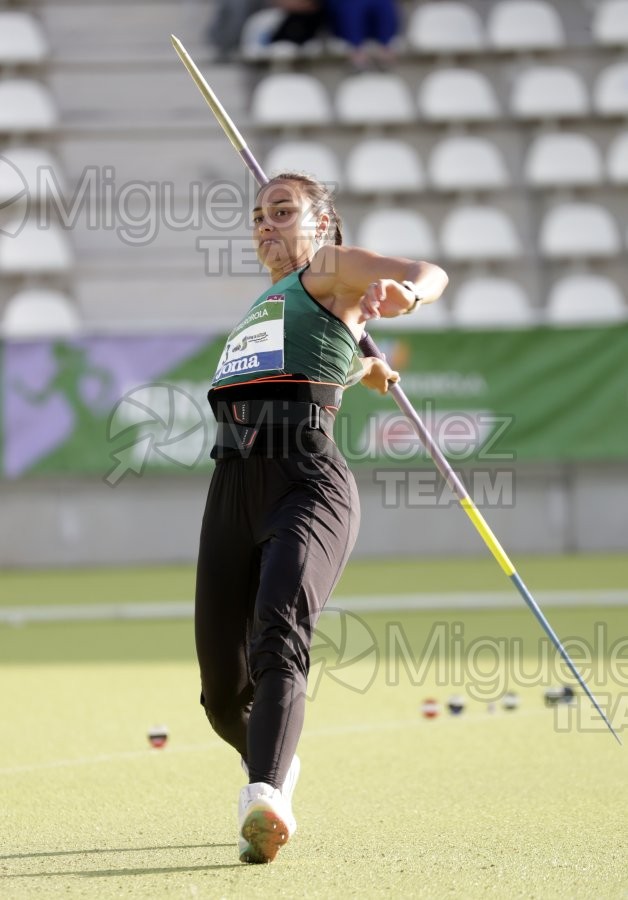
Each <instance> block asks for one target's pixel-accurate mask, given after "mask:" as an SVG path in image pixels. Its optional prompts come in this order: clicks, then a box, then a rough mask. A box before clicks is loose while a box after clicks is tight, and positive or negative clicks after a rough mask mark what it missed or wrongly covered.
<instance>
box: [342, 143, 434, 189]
mask: <svg viewBox="0 0 628 900" xmlns="http://www.w3.org/2000/svg"><path fill="white" fill-rule="evenodd" d="M345 182H346V185H347V188H348V189H349V190H351V191H353V192H354V193H356V194H372V193H377V192H378V191H379V192H393V193H394V192H397V193H402V192H406V191H407V192H410V191H418V190H420V189H421V188H422V187H423V186H424V185H425V177H424V175H423V167H422V165H421V161H420V159H419V157H418V155H417V152H416V150H415V149H414V147H411V146H410V144H406V143H405V142H404V141H400V140H396V139H394V138H372V139H367V140H364V141H362V142H361V143H359V144H356V146H355V147H353V149H352V150H351V152H350V153H349V155H348V157H347V162H346V166H345Z"/></svg>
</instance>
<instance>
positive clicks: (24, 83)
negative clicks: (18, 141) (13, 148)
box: [0, 78, 57, 133]
mask: <svg viewBox="0 0 628 900" xmlns="http://www.w3.org/2000/svg"><path fill="white" fill-rule="evenodd" d="M56 122H57V112H56V109H55V104H54V101H53V99H52V95H51V94H50V91H49V90H48V89H47V88H45V87H44V86H43V85H42V84H40V83H39V82H38V81H30V80H28V79H24V78H15V79H7V80H6V81H0V132H16V133H20V132H25V131H49V130H50V129H51V128H52V127H53V126H54V125H55V124H56Z"/></svg>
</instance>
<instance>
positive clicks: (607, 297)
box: [0, 273, 628, 339]
mask: <svg viewBox="0 0 628 900" xmlns="http://www.w3.org/2000/svg"><path fill="white" fill-rule="evenodd" d="M626 319H628V306H627V305H626V299H625V297H624V296H623V295H622V293H621V291H620V290H619V288H618V287H617V284H616V283H615V282H614V281H612V280H611V279H609V278H606V277H604V276H602V275H596V274H591V273H580V274H572V275H567V276H565V277H563V278H561V279H560V280H559V281H557V282H556V284H555V285H554V286H553V288H552V289H551V290H550V292H549V296H548V299H547V303H546V305H545V307H544V308H543V309H542V310H535V309H533V308H532V307H531V305H530V302H529V300H528V297H527V294H526V292H525V291H524V289H523V288H522V287H521V286H520V285H519V284H518V283H516V282H514V281H509V280H508V279H504V278H486V277H478V278H471V279H468V280H467V281H465V282H464V283H463V285H462V286H461V287H460V289H459V290H458V291H457V293H456V294H455V295H454V297H453V299H452V301H451V309H449V308H448V306H447V304H446V303H445V302H439V303H435V304H431V305H429V306H426V307H424V308H422V309H421V310H420V311H419V313H418V314H417V315H416V316H401V317H399V318H396V319H383V320H380V321H378V322H376V323H373V326H372V327H376V328H378V329H391V328H392V329H399V328H402V329H410V330H416V329H421V330H422V329H425V328H445V327H451V326H454V327H456V326H457V327H461V328H467V329H469V328H490V327H530V326H533V325H538V324H548V325H565V324H580V325H584V324H591V325H593V324H605V323H606V324H608V323H615V322H621V321H626ZM164 327H167V328H168V329H170V328H171V324H170V322H168V323H165V324H164ZM83 329H84V323H83V322H82V321H81V316H80V315H79V312H78V310H77V306H76V303H75V302H74V301H73V300H72V298H70V297H68V296H67V295H65V294H63V293H62V292H60V291H56V290H50V289H42V288H28V289H25V290H22V291H20V292H19V293H17V294H15V295H14V296H13V297H12V298H11V299H10V300H9V302H8V303H7V305H6V307H5V310H4V315H3V316H2V318H1V319H0V335H2V336H4V337H6V338H23V339H27V338H33V337H37V336H40V337H43V336H47V337H51V336H62V335H65V336H71V335H75V334H79V333H80V332H81V331H82V330H83Z"/></svg>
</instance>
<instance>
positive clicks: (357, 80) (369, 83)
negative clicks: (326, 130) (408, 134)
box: [336, 72, 416, 125]
mask: <svg viewBox="0 0 628 900" xmlns="http://www.w3.org/2000/svg"><path fill="white" fill-rule="evenodd" d="M336 113H337V115H338V119H339V120H340V121H341V122H344V123H346V124H351V125H354V124H367V123H382V124H384V123H401V122H413V121H415V119H416V111H415V109H414V106H413V103H412V95H411V93H410V89H409V88H408V86H407V84H406V83H405V81H403V79H401V78H400V77H399V76H398V75H394V74H393V73H392V72H379V73H378V72H372V73H363V74H361V75H352V76H350V77H349V78H345V79H344V81H341V82H340V84H339V86H338V89H337V91H336Z"/></svg>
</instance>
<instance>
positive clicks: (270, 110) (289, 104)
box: [251, 72, 332, 128]
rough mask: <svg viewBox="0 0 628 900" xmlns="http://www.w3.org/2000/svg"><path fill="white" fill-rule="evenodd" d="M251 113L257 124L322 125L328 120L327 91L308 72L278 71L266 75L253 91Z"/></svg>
mask: <svg viewBox="0 0 628 900" xmlns="http://www.w3.org/2000/svg"><path fill="white" fill-rule="evenodd" d="M251 115H252V118H253V121H254V122H256V123H257V124H258V125H272V126H276V127H284V128H285V127H288V126H290V125H324V124H326V123H328V122H331V119H332V109H331V103H330V100H329V97H328V95H327V91H326V90H325V88H324V86H323V85H322V84H321V82H320V81H319V80H318V79H317V78H314V76H312V75H306V74H305V73H302V72H282V73H279V74H275V75H267V76H266V78H264V79H262V81H260V82H258V84H257V85H256V87H255V90H254V91H253V98H252V102H251Z"/></svg>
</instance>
